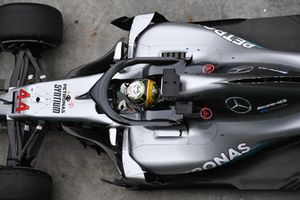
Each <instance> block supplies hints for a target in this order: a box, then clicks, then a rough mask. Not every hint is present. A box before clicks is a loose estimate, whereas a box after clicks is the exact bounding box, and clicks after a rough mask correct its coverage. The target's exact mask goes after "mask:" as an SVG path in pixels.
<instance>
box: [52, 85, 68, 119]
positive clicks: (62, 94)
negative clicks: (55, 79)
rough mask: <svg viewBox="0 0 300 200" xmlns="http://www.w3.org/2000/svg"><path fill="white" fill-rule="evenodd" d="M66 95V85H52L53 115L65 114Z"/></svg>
mask: <svg viewBox="0 0 300 200" xmlns="http://www.w3.org/2000/svg"><path fill="white" fill-rule="evenodd" d="M66 95H67V84H63V85H59V84H55V85H54V92H53V107H52V112H53V113H57V114H59V113H65V112H66V100H65V99H66Z"/></svg>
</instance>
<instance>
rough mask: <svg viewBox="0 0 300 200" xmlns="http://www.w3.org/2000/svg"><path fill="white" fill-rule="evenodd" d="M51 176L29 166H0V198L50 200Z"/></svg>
mask: <svg viewBox="0 0 300 200" xmlns="http://www.w3.org/2000/svg"><path fill="white" fill-rule="evenodd" d="M51 199H52V178H51V177H50V175H48V174H46V173H45V172H42V171H38V170H35V169H31V168H0V200H51Z"/></svg>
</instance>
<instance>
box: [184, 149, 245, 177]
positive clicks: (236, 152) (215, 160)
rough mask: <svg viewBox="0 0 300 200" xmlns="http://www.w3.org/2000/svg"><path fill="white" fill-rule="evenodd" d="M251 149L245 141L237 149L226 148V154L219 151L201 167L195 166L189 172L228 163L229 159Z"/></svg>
mask: <svg viewBox="0 0 300 200" xmlns="http://www.w3.org/2000/svg"><path fill="white" fill-rule="evenodd" d="M250 150H251V148H250V147H249V146H247V144H246V143H241V144H239V145H238V146H237V150H235V149H234V148H230V149H228V154H227V155H226V154H225V153H221V154H220V156H218V157H214V158H213V159H212V160H211V161H208V162H206V163H204V164H203V165H202V167H198V168H195V169H193V170H191V171H189V172H199V171H202V170H207V169H212V168H215V167H217V166H221V165H223V164H226V163H228V162H229V161H231V160H233V159H235V158H237V157H239V156H241V155H242V154H245V153H248V152H249V151H250Z"/></svg>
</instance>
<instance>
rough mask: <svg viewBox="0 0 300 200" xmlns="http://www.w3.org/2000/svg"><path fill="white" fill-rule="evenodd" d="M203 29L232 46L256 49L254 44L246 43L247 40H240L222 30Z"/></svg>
mask: <svg viewBox="0 0 300 200" xmlns="http://www.w3.org/2000/svg"><path fill="white" fill-rule="evenodd" d="M203 27H204V28H206V29H207V30H211V31H214V32H215V33H216V34H217V35H219V36H220V37H222V38H223V39H225V40H227V41H228V42H231V43H232V44H235V45H238V46H242V47H245V48H248V49H250V48H253V47H256V45H255V44H253V43H251V42H248V41H247V40H244V39H242V38H240V37H237V36H235V35H233V34H230V33H227V32H225V31H222V30H219V29H215V28H211V27H207V26H203Z"/></svg>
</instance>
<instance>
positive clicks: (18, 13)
mask: <svg viewBox="0 0 300 200" xmlns="http://www.w3.org/2000/svg"><path fill="white" fill-rule="evenodd" d="M62 33H63V21H62V15H61V13H60V11H59V10H57V9H56V8H53V7H51V6H49V5H44V4H37V3H12V4H4V5H1V6H0V42H1V43H3V42H9V41H12V42H13V41H31V42H39V43H45V44H49V45H50V46H57V45H59V44H60V43H61V41H62Z"/></svg>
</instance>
